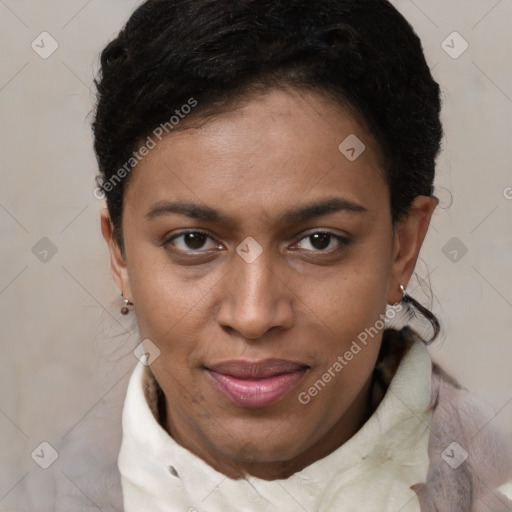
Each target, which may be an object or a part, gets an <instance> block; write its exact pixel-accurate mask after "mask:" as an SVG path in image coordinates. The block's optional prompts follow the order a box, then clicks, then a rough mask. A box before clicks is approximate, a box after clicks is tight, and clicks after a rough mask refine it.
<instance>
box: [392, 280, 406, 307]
mask: <svg viewBox="0 0 512 512" xmlns="http://www.w3.org/2000/svg"><path fill="white" fill-rule="evenodd" d="M399 286H400V290H402V299H401V300H400V301H398V302H395V303H394V304H391V305H392V306H398V304H400V303H402V302H404V301H405V302H406V301H407V298H408V297H409V295H407V292H406V291H405V287H404V285H403V284H400V285H399Z"/></svg>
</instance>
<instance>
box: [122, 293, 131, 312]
mask: <svg viewBox="0 0 512 512" xmlns="http://www.w3.org/2000/svg"><path fill="white" fill-rule="evenodd" d="M121 297H122V298H123V302H124V306H123V307H122V308H121V315H127V314H128V313H129V312H130V310H129V308H128V306H133V302H130V301H129V300H128V299H125V298H124V295H123V294H122V293H121Z"/></svg>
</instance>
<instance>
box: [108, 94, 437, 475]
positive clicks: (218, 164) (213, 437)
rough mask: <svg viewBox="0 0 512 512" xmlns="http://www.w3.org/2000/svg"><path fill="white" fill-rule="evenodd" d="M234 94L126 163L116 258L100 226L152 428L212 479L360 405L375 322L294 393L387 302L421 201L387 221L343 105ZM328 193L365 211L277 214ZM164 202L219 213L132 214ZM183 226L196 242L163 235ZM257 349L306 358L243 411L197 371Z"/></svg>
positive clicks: (275, 469) (365, 409)
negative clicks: (363, 338)
mask: <svg viewBox="0 0 512 512" xmlns="http://www.w3.org/2000/svg"><path fill="white" fill-rule="evenodd" d="M245 99H246V101H245V102H244V103H242V105H240V106H239V107H238V108H236V109H235V110H233V111H230V112H226V113H223V114H220V115H218V116H216V117H214V118H212V119H210V120H209V121H208V122H207V123H206V124H203V125H202V126H201V127H199V128H193V129H190V130H186V131H182V132H181V131H178V132H176V133H171V134H170V135H168V136H167V137H166V138H164V139H163V140H162V142H161V143H159V145H158V146H157V147H156V148H155V149H153V150H152V151H151V152H150V154H149V155H148V156H147V157H145V159H144V160H143V161H142V162H140V163H139V164H138V166H137V168H136V169H135V170H134V171H133V175H132V176H131V178H130V181H129V183H128V186H127V189H126V191H125V198H124V210H123V225H122V229H123V235H124V241H125V248H124V249H125V251H124V253H123V251H121V248H120V247H119V246H118V245H117V244H116V243H115V241H114V239H113V236H112V233H113V227H112V223H111V221H110V218H109V215H108V211H107V210H106V209H104V211H103V212H102V214H101V227H102V232H103V236H104V238H105V240H106V242H107V244H108V247H109V249H110V256H111V268H112V273H113V276H114V280H115V282H116V283H117V286H118V287H119V289H120V291H122V292H123V294H124V296H125V297H126V298H128V299H130V300H131V301H132V302H133V303H134V304H135V306H134V308H135V313H136V316H137V321H138V326H139V330H140V336H141V339H150V340H152V342H153V343H155V345H157V346H158V348H159V349H160V356H159V357H158V358H157V359H156V360H155V361H154V362H153V363H152V364H151V370H152V372H153V374H154V376H155V378H156V379H157V381H158V383H159V385H160V386H161V388H162V390H163V391H164V394H165V397H166V400H165V403H166V422H165V425H164V427H165V428H166V429H167V431H168V432H169V434H170V435H171V436H172V437H173V438H174V439H175V440H176V441H177V442H178V443H180V444H181V445H183V446H184V447H186V448H187V449H189V450H190V451H192V452H193V453H195V454H196V455H198V456H199V457H201V458H202V459H204V460H205V461H206V462H208V463H209V464H210V465H211V466H212V467H214V468H215V469H216V470H218V471H220V472H222V473H224V474H225V475H227V476H229V477H231V478H242V477H243V476H244V475H246V474H251V475H253V476H256V477H260V478H264V479H267V480H270V479H276V478H286V477H288V476H290V475H291V474H293V473H294V472H296V471H299V470H301V469H302V468H304V467H305V466H307V465H309V464H311V463H313V462H314V461H316V460H318V459H320V458H322V457H325V456H326V455H328V454H329V453H331V452H332V451H334V450H335V449H336V448H338V447H339V446H340V445H342V444H343V443H344V442H345V441H347V440H348V439H349V438H350V437H351V436H353V435H354V433H356V432H357V431H358V430H359V429H360V427H361V426H362V425H363V424H364V423H365V422H366V420H367V419H368V417H369V416H370V415H371V413H372V412H373V411H372V410H371V408H370V407H369V403H370V391H371V377H372V371H373V368H374V365H375V362H376V358H377V355H378V351H379V348H380V344H381V340H382V331H380V332H379V334H378V335H376V336H375V337H374V338H372V339H370V341H369V343H368V344H367V345H366V346H365V347H364V348H363V349H362V350H361V351H360V352H359V353H358V354H357V355H356V356H354V358H353V359H352V361H350V362H349V364H347V365H346V366H345V367H344V368H343V370H342V371H341V372H339V373H337V374H336V376H335V377H334V378H332V380H331V381H330V382H329V383H328V384H327V385H326V386H325V387H324V388H323V389H322V391H320V392H319V393H318V394H317V395H316V396H315V397H313V398H312V399H311V401H310V402H309V403H308V404H306V405H305V404H302V403H301V402H300V401H299V400H298V394H299V393H300V392H302V391H307V390H308V389H309V388H310V387H311V386H312V385H313V384H314V383H315V382H316V381H317V380H318V379H319V378H321V376H322V374H323V373H324V372H325V371H327V370H328V369H329V368H330V367H332V365H333V363H334V362H335V361H336V359H337V357H338V356H340V355H341V356H342V355H343V354H344V353H345V352H346V351H347V350H348V349H349V347H350V346H351V344H352V341H353V340H355V339H357V336H358V334H359V333H361V332H362V331H364V330H365V329H366V328H368V327H370V326H373V325H374V324H375V323H376V321H377V320H378V319H379V315H381V314H384V313H385V308H386V304H394V303H397V302H399V301H400V300H401V291H400V288H399V285H400V284H403V285H404V286H406V285H407V283H408V281H409V279H410V277H411V274H412V272H413V270H414V267H415V264H416V260H417V257H418V253H419V251H420V248H421V245H422V243H423V240H424V237H425V234H426V232H427V229H428V225H429V222H430V218H431V215H432V213H433V211H434V209H435V207H436V204H437V199H435V198H432V197H430V198H429V197H424V196H419V197H417V198H416V199H415V201H414V204H413V205H412V207H411V209H410V212H409V214H408V216H406V217H404V218H403V219H401V220H400V221H399V222H398V223H397V224H396V226H395V228H394V227H393V225H392V220H391V212H390V206H389V190H388V187H387V185H386V183H385V181H384V178H383V174H382V172H381V170H380V164H379V152H378V145H377V143H376V141H375V140H374V139H373V138H372V136H371V135H370V133H369V132H368V131H367V130H366V129H365V128H364V125H363V124H362V123H360V122H358V120H357V118H356V116H354V115H353V114H352V113H351V111H349V110H348V109H346V108H344V107H341V106H340V105H338V104H335V103H333V102H332V101H331V100H329V99H327V98H326V97H323V96H321V95H318V94H316V93H312V92H305V91H299V90H295V89H282V88H281V89H277V88H276V89H270V90H267V91H265V92H264V93H253V94H251V95H249V96H248V97H247V98H245ZM185 122H186V121H185ZM350 134H356V135H357V137H358V138H359V139H360V140H361V141H363V142H364V144H365V146H366V150H365V151H364V152H363V153H362V154H361V155H360V156H359V157H358V158H357V159H356V160H355V161H353V162H351V161H349V160H348V159H347V158H346V157H345V156H344V155H343V154H342V153H341V152H340V151H339V149H338V146H339V145H340V143H341V142H342V141H343V140H344V139H345V138H346V137H347V136H348V135H350ZM328 198H329V199H330V198H342V199H344V200H346V201H350V202H352V203H355V204H357V205H359V206H361V207H363V208H364V209H365V210H364V211H362V212H356V211H349V210H340V211H336V212H331V213H328V214H324V215H322V216H319V217H313V218H308V219H305V220H302V221H297V220H295V221H292V222H284V221H282V220H280V215H281V214H282V213H283V212H286V211H288V210H291V209H296V208H298V207H301V206H304V205H306V204H310V203H315V202H319V201H323V200H326V199H328ZM176 200H181V201H188V202H193V203H196V204H198V205H202V206H209V207H210V208H213V209H215V210H218V211H220V212H221V213H222V214H223V215H225V216H226V217H228V218H229V219H230V220H229V222H215V221H211V220H208V221H206V220H200V219H195V218H191V217H189V216H186V215H183V214H177V213H168V214H166V215H161V216H157V217H155V218H153V219H151V220H150V219H148V218H146V214H147V213H148V212H149V211H150V210H151V208H152V207H153V206H154V205H155V204H156V203H157V202H159V201H176ZM183 230H201V231H204V232H206V233H207V234H208V237H206V238H204V239H203V240H201V241H200V242H197V241H196V242H194V241H192V242H190V240H187V238H186V237H184V236H181V237H178V238H177V239H175V240H174V241H173V242H169V243H168V244H167V245H165V244H164V242H166V241H168V240H169V238H171V236H173V235H178V234H180V233H182V232H183ZM324 232H328V233H332V234H333V235H339V236H342V237H345V238H347V239H348V240H349V241H350V242H349V244H348V245H344V244H343V243H340V242H339V241H337V239H336V238H335V237H331V238H329V237H327V238H326V239H325V241H324V243H323V245H322V241H321V240H320V241H315V240H314V239H312V238H311V236H310V235H312V234H314V233H324ZM249 236H251V237H252V238H254V239H255V240H256V241H257V242H258V244H259V245H260V246H261V248H262V250H263V252H262V253H261V255H260V256H259V257H258V258H257V259H256V260H255V261H253V262H252V263H248V262H247V261H245V260H244V259H243V258H242V257H240V256H239V254H238V253H237V252H236V248H237V247H238V246H240V244H242V242H243V241H244V240H245V239H246V238H247V237H249ZM210 237H211V238H210ZM194 243H195V245H194ZM186 251H188V252H186ZM123 254H124V255H123ZM267 358H282V359H289V360H292V361H295V362H300V363H302V364H306V365H308V366H309V367H310V369H309V370H308V371H307V372H306V373H305V375H304V376H303V378H302V380H301V381H300V382H299V385H298V386H297V387H296V388H295V389H294V390H292V391H291V392H289V393H288V394H287V395H286V396H285V397H284V398H283V399H281V400H280V401H279V402H277V403H275V404H272V405H270V406H266V407H262V408H258V409H249V408H246V407H241V406H238V405H235V404H233V403H232V402H230V401H229V400H228V399H227V398H226V397H225V396H224V395H223V394H222V393H220V392H219V391H218V390H217V388H216V387H214V386H213V385H212V383H211V381H210V379H209V378H208V375H207V374H206V373H205V371H204V369H203V366H211V365H212V364H215V363H219V362H221V361H228V360H234V359H237V360H247V361H261V360H263V359H267Z"/></svg>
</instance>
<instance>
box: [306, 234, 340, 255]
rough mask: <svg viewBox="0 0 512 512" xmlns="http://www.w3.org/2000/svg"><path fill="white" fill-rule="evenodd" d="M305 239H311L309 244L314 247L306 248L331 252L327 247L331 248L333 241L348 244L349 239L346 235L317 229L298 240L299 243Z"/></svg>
mask: <svg viewBox="0 0 512 512" xmlns="http://www.w3.org/2000/svg"><path fill="white" fill-rule="evenodd" d="M303 240H309V245H310V246H311V247H312V249H310V248H306V250H307V251H320V252H329V251H327V250H326V249H329V248H330V246H331V243H332V242H333V241H334V242H336V243H337V244H338V245H348V243H349V240H348V239H347V238H345V237H342V236H339V235H335V234H334V233H329V232H324V231H317V232H315V233H310V234H309V235H306V236H305V237H304V238H302V239H301V240H300V242H298V245H299V244H300V243H301V242H302V241H303Z"/></svg>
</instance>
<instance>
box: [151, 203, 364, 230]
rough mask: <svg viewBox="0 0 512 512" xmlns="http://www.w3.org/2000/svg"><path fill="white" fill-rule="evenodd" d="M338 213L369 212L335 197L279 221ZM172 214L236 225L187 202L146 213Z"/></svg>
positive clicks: (290, 212) (284, 215) (157, 206)
mask: <svg viewBox="0 0 512 512" xmlns="http://www.w3.org/2000/svg"><path fill="white" fill-rule="evenodd" d="M336 212H349V213H359V214H362V213H366V212H368V210H367V209H366V208H365V207H364V206H361V205H360V204H357V203H354V202H352V201H349V200H347V199H343V198H339V197H333V198H329V199H325V200H322V201H318V202H315V203H310V204H306V205H303V206H300V207H298V208H294V209H292V210H288V211H286V212H284V213H282V214H281V215H279V217H278V219H277V221H278V222H279V223H283V224H286V223H290V224H291V223H297V222H304V221H306V220H309V219H314V218H317V217H322V216H324V215H329V214H332V213H336ZM170 214H180V215H185V216H187V217H190V218H193V219H199V220H202V221H205V222H213V223H224V224H233V223H234V220H233V219H231V218H230V217H229V216H227V215H225V214H224V213H222V212H220V211H218V210H215V209H213V208H211V207H209V206H203V205H199V204H196V203H191V202H187V201H174V202H171V201H167V200H162V201H159V202H157V203H156V204H155V205H153V206H152V207H151V209H150V210H149V211H148V212H147V213H146V215H145V217H146V219H147V220H153V219H155V218H157V217H162V216H165V215H170Z"/></svg>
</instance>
